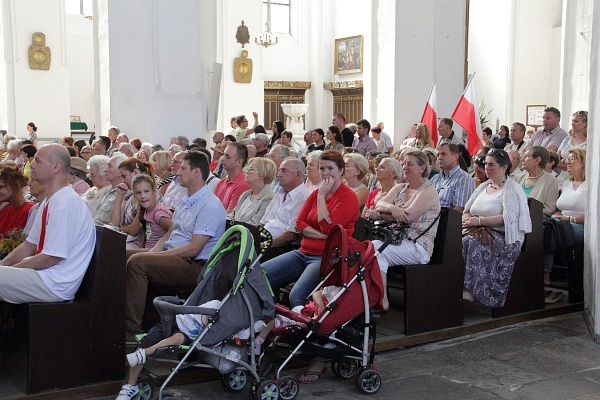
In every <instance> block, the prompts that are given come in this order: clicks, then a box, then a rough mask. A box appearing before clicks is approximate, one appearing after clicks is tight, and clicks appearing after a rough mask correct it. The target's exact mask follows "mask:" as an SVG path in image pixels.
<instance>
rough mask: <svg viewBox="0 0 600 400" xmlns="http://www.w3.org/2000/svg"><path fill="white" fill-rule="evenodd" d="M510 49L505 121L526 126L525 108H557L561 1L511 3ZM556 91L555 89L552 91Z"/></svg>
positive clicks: (538, 0) (532, 0) (539, 0)
mask: <svg viewBox="0 0 600 400" xmlns="http://www.w3.org/2000/svg"><path fill="white" fill-rule="evenodd" d="M513 7H514V12H513V26H512V31H513V32H514V35H515V37H514V40H513V41H512V43H514V48H513V50H512V63H513V64H512V72H511V74H510V75H511V76H510V78H509V98H508V104H509V110H508V112H507V118H508V120H509V121H520V122H523V123H526V122H527V121H526V120H525V113H526V106H527V105H528V104H529V105H537V104H545V105H548V106H555V107H559V98H558V86H559V82H560V46H561V44H560V35H559V34H558V33H557V32H559V31H557V30H555V29H554V28H558V27H561V26H562V0H548V1H545V0H531V1H515V2H514V3H513ZM554 88H556V89H554Z"/></svg>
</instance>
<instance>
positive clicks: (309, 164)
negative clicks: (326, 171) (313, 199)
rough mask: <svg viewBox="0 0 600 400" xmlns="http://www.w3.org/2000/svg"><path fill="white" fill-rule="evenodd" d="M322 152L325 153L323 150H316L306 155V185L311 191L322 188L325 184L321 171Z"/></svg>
mask: <svg viewBox="0 0 600 400" xmlns="http://www.w3.org/2000/svg"><path fill="white" fill-rule="evenodd" d="M321 154H323V152H322V151H320V150H316V151H313V152H311V153H308V155H307V156H306V182H305V183H304V185H305V186H306V188H307V189H308V190H310V191H311V192H312V191H313V190H315V189H318V188H320V187H321V185H322V184H323V181H322V180H321V173H320V172H319V157H321Z"/></svg>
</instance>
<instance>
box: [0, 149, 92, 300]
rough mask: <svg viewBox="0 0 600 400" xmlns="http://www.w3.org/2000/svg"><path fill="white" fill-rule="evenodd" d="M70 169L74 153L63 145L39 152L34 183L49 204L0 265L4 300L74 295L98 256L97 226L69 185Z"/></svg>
mask: <svg viewBox="0 0 600 400" xmlns="http://www.w3.org/2000/svg"><path fill="white" fill-rule="evenodd" d="M70 168H71V157H70V155H69V152H68V151H67V149H66V148H65V147H63V146H61V145H59V144H47V145H44V146H42V147H40V149H39V150H38V152H37V153H36V155H35V159H34V161H33V163H32V164H31V179H32V180H33V181H35V182H36V183H39V185H40V190H41V191H43V195H44V196H42V197H45V200H44V201H43V202H42V203H41V204H40V206H39V208H38V212H37V214H36V217H35V222H34V223H33V227H32V228H31V231H30V232H29V236H27V239H26V240H25V242H23V243H22V244H21V245H20V246H19V247H17V248H16V249H15V250H13V251H12V252H11V253H10V254H8V255H7V256H6V258H5V259H4V260H2V261H0V300H3V301H7V302H9V303H15V304H22V303H30V302H60V301H65V300H72V299H73V298H74V297H75V293H76V292H77V290H78V289H79V285H80V284H81V281H82V280H83V276H84V275H85V271H86V270H87V267H88V265H89V263H90V260H91V258H92V253H93V252H94V244H95V241H96V228H95V226H94V220H93V219H92V216H91V214H90V212H89V210H88V208H87V206H86V204H85V203H84V202H83V200H82V199H81V197H79V196H78V195H77V193H76V192H75V191H74V190H73V189H71V188H70V187H69V184H68V183H67V176H68V175H69V169H70Z"/></svg>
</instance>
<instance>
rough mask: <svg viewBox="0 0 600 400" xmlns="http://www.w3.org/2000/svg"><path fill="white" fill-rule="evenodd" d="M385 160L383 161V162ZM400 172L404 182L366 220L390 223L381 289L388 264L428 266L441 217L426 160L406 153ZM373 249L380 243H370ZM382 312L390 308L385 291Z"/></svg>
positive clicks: (382, 260) (380, 257)
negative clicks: (390, 238)
mask: <svg viewBox="0 0 600 400" xmlns="http://www.w3.org/2000/svg"><path fill="white" fill-rule="evenodd" d="M384 161H387V159H386V160H382V162H384ZM402 173H403V176H404V179H405V181H406V183H401V184H398V185H396V186H394V187H393V188H392V189H391V190H390V191H389V192H388V193H387V194H386V195H385V196H384V197H383V198H382V199H381V200H379V201H378V202H377V205H376V206H375V209H374V210H372V209H371V210H369V211H368V212H367V214H366V217H367V218H368V219H371V220H385V221H390V222H392V224H391V225H389V227H388V229H389V230H390V231H391V233H392V244H391V245H389V246H388V247H386V248H385V249H384V250H383V251H382V252H381V253H380V254H379V255H378V256H377V261H378V262H379V268H380V269H381V277H382V278H383V283H384V284H383V286H384V287H386V286H387V285H386V282H387V270H388V267H389V266H390V265H406V264H427V263H428V262H429V259H430V258H431V254H433V241H434V239H435V234H436V232H437V226H438V220H439V215H440V210H441V207H440V198H439V196H438V194H437V191H436V190H435V187H433V185H431V183H429V180H428V179H427V177H428V176H429V164H428V162H427V157H426V156H425V154H423V152H421V151H419V150H409V151H407V152H406V154H405V156H404V164H403V166H402ZM373 245H374V246H375V248H379V247H381V245H382V242H381V241H379V240H375V241H373ZM383 307H384V309H388V308H389V301H388V298H387V289H386V290H385V292H384V298H383Z"/></svg>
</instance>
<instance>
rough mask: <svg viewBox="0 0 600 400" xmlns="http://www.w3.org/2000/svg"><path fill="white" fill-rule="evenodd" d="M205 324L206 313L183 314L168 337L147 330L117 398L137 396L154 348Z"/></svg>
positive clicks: (185, 338)
mask: <svg viewBox="0 0 600 400" xmlns="http://www.w3.org/2000/svg"><path fill="white" fill-rule="evenodd" d="M142 176H143V175H139V176H137V177H136V179H137V178H140V177H142ZM142 185H143V183H142ZM134 186H135V180H134ZM154 192H156V189H154ZM155 194H156V193H154V194H153V195H152V198H156V196H155ZM159 204H160V203H159ZM169 221H170V219H169ZM220 305H221V302H220V301H219V300H211V301H209V302H206V303H204V304H201V305H200V306H199V307H201V308H213V309H216V308H218V307H219V306H220ZM207 324H208V316H206V315H202V314H183V315H176V316H175V321H174V324H173V325H174V326H173V334H172V335H171V336H170V337H168V338H165V337H164V335H163V332H162V328H161V327H154V328H152V329H151V330H150V331H149V332H148V335H147V336H146V337H145V338H144V339H143V340H142V343H141V345H142V347H139V348H138V349H137V350H136V351H134V352H133V353H130V354H127V363H128V364H129V366H130V367H131V368H130V370H129V374H128V376H127V383H126V384H124V385H123V386H122V387H121V391H120V392H119V395H118V396H117V400H129V399H134V398H137V397H136V396H137V394H138V392H139V387H138V385H137V380H138V378H139V376H140V374H141V372H142V369H143V368H144V364H145V363H146V359H147V357H148V356H151V355H152V354H154V353H155V352H156V350H157V349H159V348H161V347H165V346H178V345H182V344H186V345H188V344H190V343H191V341H192V339H193V338H195V337H196V336H198V335H199V334H200V332H201V331H202V329H204V326H206V325H207ZM144 346H146V347H144Z"/></svg>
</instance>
